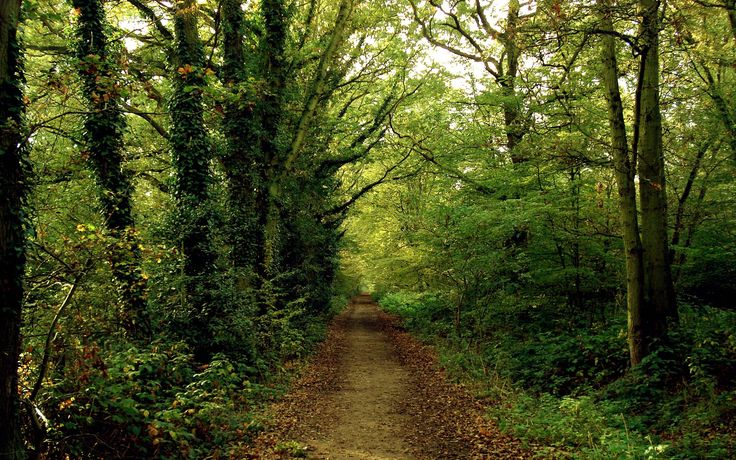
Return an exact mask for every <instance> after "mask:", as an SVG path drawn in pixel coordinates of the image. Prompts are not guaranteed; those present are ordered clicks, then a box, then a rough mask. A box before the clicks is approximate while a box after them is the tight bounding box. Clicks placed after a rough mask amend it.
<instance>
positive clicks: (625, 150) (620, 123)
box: [601, 0, 648, 366]
mask: <svg viewBox="0 0 736 460" xmlns="http://www.w3.org/2000/svg"><path fill="white" fill-rule="evenodd" d="M601 4H602V6H603V9H604V11H603V12H602V16H603V21H602V29H604V30H606V31H613V24H612V21H611V17H610V11H609V8H608V7H609V5H608V3H607V2H606V1H605V0H603V1H602V2H601ZM602 40H603V52H602V57H603V59H602V60H603V65H602V71H601V73H602V79H603V83H604V85H605V90H606V100H607V103H608V122H609V126H610V128H611V145H612V148H613V167H614V175H615V178H616V185H617V187H618V208H619V212H620V214H621V236H622V237H623V243H624V253H625V257H626V311H627V317H628V343H629V357H630V360H631V365H632V366H635V365H637V364H639V362H640V361H641V360H642V358H643V357H644V356H646V354H647V352H648V351H647V343H646V341H645V340H644V337H643V336H642V333H643V331H642V308H643V305H644V265H643V261H642V247H641V239H640V237H639V222H638V216H637V204H636V184H635V182H634V170H635V166H634V165H633V164H632V161H631V157H630V155H629V144H628V141H627V139H626V125H625V122H624V108H623V103H622V102H621V91H620V89H619V85H618V77H619V72H618V63H617V60H616V43H615V38H614V37H613V36H612V35H604V36H603V37H602Z"/></svg>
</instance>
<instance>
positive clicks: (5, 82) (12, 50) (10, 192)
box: [0, 0, 26, 460]
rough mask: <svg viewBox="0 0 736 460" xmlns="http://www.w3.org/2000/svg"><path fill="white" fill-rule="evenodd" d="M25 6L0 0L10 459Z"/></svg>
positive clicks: (2, 258) (15, 438) (2, 309)
mask: <svg viewBox="0 0 736 460" xmlns="http://www.w3.org/2000/svg"><path fill="white" fill-rule="evenodd" d="M20 7H21V2H20V1H18V0H9V1H8V0H3V1H2V2H0V420H1V421H2V422H0V424H2V428H0V457H2V458H3V459H9V460H17V459H23V458H25V457H26V452H25V447H24V444H23V438H22V434H21V429H20V400H19V397H18V357H19V354H20V348H21V346H20V345H21V339H20V325H21V306H22V300H23V271H24V267H25V237H24V231H23V220H24V216H23V199H24V196H25V192H26V181H25V178H24V161H25V159H24V155H23V152H24V149H23V147H22V146H21V144H22V143H23V139H22V135H21V126H22V121H23V120H22V118H23V98H22V93H21V85H22V73H21V47H20V44H19V42H18V38H17V32H18V23H19V20H20Z"/></svg>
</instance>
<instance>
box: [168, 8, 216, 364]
mask: <svg viewBox="0 0 736 460" xmlns="http://www.w3.org/2000/svg"><path fill="white" fill-rule="evenodd" d="M197 12H198V9H197V3H196V1H194V0H177V2H176V5H175V11H174V36H175V39H176V44H175V49H176V51H175V53H174V56H173V64H174V65H173V68H174V91H173V95H172V98H171V101H170V104H169V116H170V117H171V130H170V133H169V141H170V146H171V155H172V159H173V162H174V169H175V172H176V187H175V198H176V208H177V209H176V213H177V218H178V220H177V224H178V225H179V228H178V229H177V232H178V234H179V235H180V236H179V238H180V240H179V242H178V243H179V244H180V246H181V250H182V253H183V256H184V260H183V264H184V267H183V272H184V275H185V276H186V291H187V296H188V303H189V308H190V311H191V314H192V318H191V320H192V324H193V327H194V333H195V335H196V340H195V342H196V344H197V346H198V347H199V348H200V351H204V349H205V348H207V346H208V332H207V331H208V326H207V325H208V323H209V320H210V319H212V318H213V317H214V316H215V315H216V312H215V307H216V306H215V305H214V302H212V290H213V289H214V284H213V283H211V280H212V277H213V276H214V274H215V273H214V269H215V257H216V253H215V251H214V248H213V247H212V241H211V234H210V233H211V232H210V217H211V216H210V214H211V209H210V203H209V190H208V188H209V183H210V180H211V175H210V164H209V163H210V159H211V156H212V149H211V147H210V145H209V141H208V138H207V131H206V128H205V125H204V105H203V101H202V91H203V89H204V86H205V85H206V81H205V68H204V65H205V60H204V52H203V48H202V41H201V39H200V37H199V30H198V28H197Z"/></svg>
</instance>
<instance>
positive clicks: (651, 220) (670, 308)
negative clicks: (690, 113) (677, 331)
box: [637, 0, 677, 340]
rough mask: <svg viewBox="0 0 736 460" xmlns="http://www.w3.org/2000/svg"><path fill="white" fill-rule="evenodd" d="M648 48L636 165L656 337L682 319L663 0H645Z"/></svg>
mask: <svg viewBox="0 0 736 460" xmlns="http://www.w3.org/2000/svg"><path fill="white" fill-rule="evenodd" d="M639 14H640V15H641V26H640V37H641V42H642V45H643V54H642V57H641V63H640V66H641V67H640V72H639V78H640V79H641V81H640V84H639V94H637V98H638V99H639V108H640V112H639V120H638V121H639V130H640V131H639V139H638V143H637V145H638V160H637V171H638V173H639V200H640V204H641V235H642V236H641V240H642V248H643V250H644V253H643V254H644V270H645V273H646V276H645V279H646V289H645V299H646V303H647V310H646V314H645V318H644V322H643V324H644V326H645V329H646V330H645V336H646V337H647V338H648V339H651V340H656V339H657V338H659V337H662V336H664V334H665V333H666V331H667V320H668V319H673V320H676V319H677V304H676V301H675V294H674V287H673V285H672V274H671V271H670V260H669V248H668V241H667V240H668V238H667V193H666V186H665V170H664V151H663V149H662V116H661V113H660V109H659V1H658V0H640V1H639Z"/></svg>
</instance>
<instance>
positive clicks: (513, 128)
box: [497, 0, 528, 164]
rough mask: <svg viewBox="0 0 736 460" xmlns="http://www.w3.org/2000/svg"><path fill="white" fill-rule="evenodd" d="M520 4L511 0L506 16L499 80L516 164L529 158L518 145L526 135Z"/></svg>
mask: <svg viewBox="0 0 736 460" xmlns="http://www.w3.org/2000/svg"><path fill="white" fill-rule="evenodd" d="M519 10H520V5H519V1H518V0H511V1H510V2H509V5H508V14H507V16H506V32H505V33H504V37H503V40H502V41H503V49H504V51H505V53H506V61H507V63H508V64H507V66H506V69H505V73H504V74H503V75H501V76H500V77H499V78H498V79H497V80H498V84H499V86H501V94H502V95H503V97H504V101H503V120H504V127H505V129H506V148H507V149H508V151H509V155H510V156H511V162H512V163H514V164H518V163H523V162H525V161H527V160H528V158H526V157H525V156H524V155H521V154H520V153H519V152H518V151H517V150H518V149H517V145H518V144H519V142H521V139H522V138H523V137H524V127H523V125H522V119H521V107H520V106H519V102H518V101H517V100H516V76H517V74H518V73H519V47H518V46H517V45H516V40H517V36H516V33H517V27H518V22H519Z"/></svg>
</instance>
